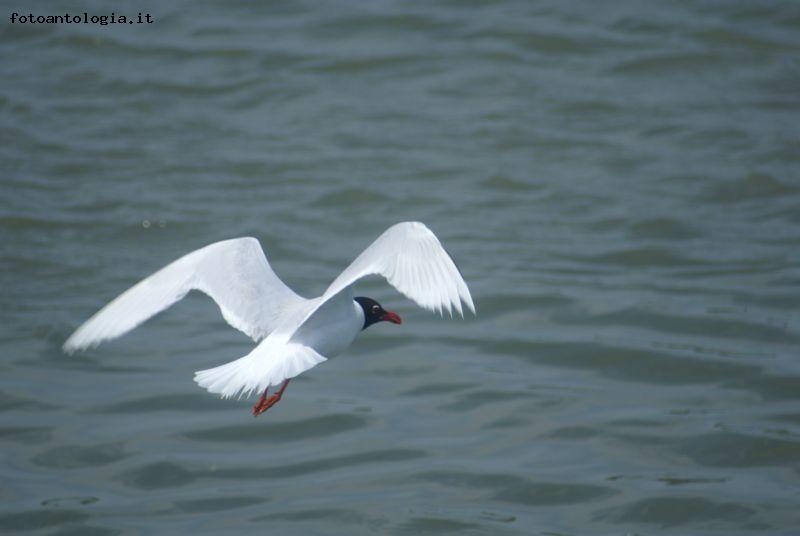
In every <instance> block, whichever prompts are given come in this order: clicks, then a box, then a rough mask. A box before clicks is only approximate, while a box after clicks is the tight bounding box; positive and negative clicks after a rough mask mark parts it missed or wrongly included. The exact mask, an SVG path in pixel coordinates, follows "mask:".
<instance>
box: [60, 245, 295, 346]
mask: <svg viewBox="0 0 800 536" xmlns="http://www.w3.org/2000/svg"><path fill="white" fill-rule="evenodd" d="M190 290H199V291H201V292H203V293H205V294H207V295H208V296H210V297H211V298H212V299H213V300H214V301H215V302H216V303H217V305H218V306H219V309H220V312H221V313H222V316H223V318H224V319H225V320H226V321H227V322H228V323H229V324H230V325H231V326H233V327H234V328H236V329H238V330H240V331H242V332H244V333H246V334H247V335H249V336H250V337H251V338H253V339H255V340H259V339H262V338H264V337H266V336H267V335H268V334H269V333H270V332H271V331H273V330H275V328H276V327H277V326H278V324H279V322H280V319H281V316H282V314H283V311H284V310H286V309H287V308H290V307H292V306H294V305H296V304H298V303H301V302H304V301H305V300H304V299H303V298H301V297H300V296H298V295H297V294H295V293H294V291H292V289H290V288H289V287H287V286H286V285H285V284H284V283H283V282H282V281H281V280H280V279H279V278H278V276H277V275H275V272H273V271H272V268H271V267H270V265H269V262H267V257H266V256H265V255H264V251H263V250H262V249H261V245H260V244H259V243H258V240H256V239H255V238H250V237H246V238H234V239H232V240H224V241H222V242H216V243H214V244H211V245H208V246H206V247H204V248H202V249H198V250H196V251H193V252H191V253H189V254H187V255H185V256H183V257H181V258H180V259H178V260H176V261H174V262H173V263H171V264H169V265H167V266H165V267H164V268H162V269H161V270H159V271H157V272H155V273H154V274H152V275H151V276H149V277H147V278H145V279H143V280H142V281H140V282H139V283H137V284H136V285H134V286H133V287H131V288H130V289H128V290H126V291H125V292H123V293H122V294H121V295H119V296H118V297H117V298H116V299H114V300H113V301H111V302H110V303H109V304H107V305H106V306H105V307H103V308H102V309H101V310H100V311H98V312H97V313H96V314H95V315H94V316H92V317H91V318H90V319H89V320H87V321H86V322H85V323H84V324H83V325H82V326H81V327H79V328H78V329H77V330H76V331H75V333H73V334H72V335H71V336H70V337H69V339H67V341H66V342H65V343H64V350H65V351H67V352H74V351H76V350H82V349H85V348H88V347H90V346H96V345H98V344H100V343H101V342H103V341H105V340H108V339H113V338H116V337H119V336H121V335H124V334H125V333H127V332H128V331H130V330H132V329H133V328H135V327H136V326H138V325H139V324H141V323H142V322H144V321H145V320H147V319H148V318H150V317H152V316H154V315H156V314H158V313H160V312H161V311H163V310H164V309H166V308H167V307H169V306H171V305H172V304H174V303H175V302H177V301H178V300H180V299H182V298H183V297H184V296H186V294H187V293H188V292H189V291H190Z"/></svg>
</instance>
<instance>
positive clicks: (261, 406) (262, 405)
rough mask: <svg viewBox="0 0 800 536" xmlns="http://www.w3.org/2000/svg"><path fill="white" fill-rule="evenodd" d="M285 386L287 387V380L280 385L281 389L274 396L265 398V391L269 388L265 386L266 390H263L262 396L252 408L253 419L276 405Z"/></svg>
mask: <svg viewBox="0 0 800 536" xmlns="http://www.w3.org/2000/svg"><path fill="white" fill-rule="evenodd" d="M287 385H289V380H286V381H284V382H283V385H281V388H280V389H278V391H277V392H276V393H275V394H274V395H270V396H267V391H269V386H267V388H266V389H264V394H263V395H261V398H259V399H258V402H256V405H255V406H253V417H258V416H259V415H261V414H262V413H264V412H265V411H267V410H268V409H269V408H271V407H272V406H274V405H275V404H277V403H278V400H280V399H281V397H282V396H283V392H284V391H285V390H286V386H287Z"/></svg>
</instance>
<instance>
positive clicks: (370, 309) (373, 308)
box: [353, 296, 403, 329]
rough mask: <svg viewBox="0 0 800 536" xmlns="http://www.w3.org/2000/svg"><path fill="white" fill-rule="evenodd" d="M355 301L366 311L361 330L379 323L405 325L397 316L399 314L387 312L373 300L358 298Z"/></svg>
mask: <svg viewBox="0 0 800 536" xmlns="http://www.w3.org/2000/svg"><path fill="white" fill-rule="evenodd" d="M353 299H354V300H356V301H357V302H358V304H359V305H360V306H361V308H362V309H363V310H364V327H363V328H361V329H367V328H368V327H370V326H371V325H372V324H375V323H377V322H391V323H392V324H402V323H403V321H402V320H400V317H399V316H397V313H393V312H391V311H387V310H386V309H384V308H383V307H381V304H380V303H378V302H376V301H375V300H373V299H372V298H365V297H363V296H356V297H355V298H353Z"/></svg>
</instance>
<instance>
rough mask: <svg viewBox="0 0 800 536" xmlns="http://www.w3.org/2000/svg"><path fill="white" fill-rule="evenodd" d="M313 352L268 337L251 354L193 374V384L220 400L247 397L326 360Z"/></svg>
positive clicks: (310, 349) (294, 344) (298, 345)
mask: <svg viewBox="0 0 800 536" xmlns="http://www.w3.org/2000/svg"><path fill="white" fill-rule="evenodd" d="M326 360H327V359H326V358H325V357H324V356H322V355H320V354H318V353H317V352H316V351H315V350H314V349H312V348H309V347H308V346H304V345H302V344H297V343H289V344H281V343H275V342H274V341H273V340H271V339H269V338H267V339H265V340H264V341H263V342H262V343H261V344H259V345H258V346H256V347H255V348H254V349H253V351H252V352H250V353H249V354H247V355H246V356H244V357H240V358H239V359H237V360H235V361H231V362H230V363H225V364H224V365H220V366H219V367H215V368H212V369H207V370H200V371H198V372H195V374H194V381H195V382H197V384H198V385H199V386H200V387H202V388H204V389H206V390H207V391H208V392H210V393H216V394H219V395H221V396H222V397H223V398H231V397H234V396H237V395H239V396H240V397H241V396H245V397H247V396H250V395H251V394H252V393H253V392H260V391H263V390H264V389H266V388H267V387H269V386H272V385H280V384H281V383H283V382H284V380H287V379H290V378H294V377H295V376H297V375H298V374H300V373H301V372H304V371H306V370H308V369H310V368H311V367H313V366H315V365H318V364H320V363H322V362H323V361H326Z"/></svg>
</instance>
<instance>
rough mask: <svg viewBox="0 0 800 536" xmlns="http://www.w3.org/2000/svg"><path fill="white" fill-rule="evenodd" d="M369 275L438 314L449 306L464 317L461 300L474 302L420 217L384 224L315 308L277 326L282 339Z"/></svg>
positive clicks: (448, 258)
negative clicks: (297, 319)
mask: <svg viewBox="0 0 800 536" xmlns="http://www.w3.org/2000/svg"><path fill="white" fill-rule="evenodd" d="M369 275H381V276H383V277H384V278H386V280H387V281H388V282H389V283H390V284H391V285H392V286H393V287H394V288H396V289H397V290H398V291H399V292H400V293H401V294H403V295H404V296H406V297H407V298H409V299H410V300H412V301H413V302H415V303H416V304H417V305H419V306H420V307H422V308H423V309H427V310H429V311H432V312H438V313H439V314H443V312H444V311H443V309H446V310H447V311H448V312H449V313H450V314H451V315H452V309H453V308H454V307H455V309H456V311H458V312H459V314H461V316H462V317H463V316H464V310H463V308H462V307H461V302H462V301H463V302H464V303H465V304H466V306H467V307H468V308H469V310H470V311H472V313H473V314H474V313H475V304H474V303H473V301H472V296H471V295H470V293H469V288H468V287H467V284H466V283H465V282H464V279H463V278H462V277H461V273H460V272H459V271H458V268H457V267H456V265H455V263H454V262H453V260H452V259H451V258H450V256H449V255H448V254H447V252H446V251H445V250H444V248H443V247H442V245H441V243H440V242H439V239H438V238H436V235H434V234H433V232H432V231H431V230H430V229H428V228H427V227H426V226H425V225H424V224H422V223H420V222H403V223H398V224H396V225H393V226H391V227H389V229H387V230H386V231H385V232H384V233H383V234H382V235H381V236H379V237H378V238H377V239H376V240H375V241H374V242H373V243H372V244H371V245H370V246H369V247H367V249H365V250H364V251H363V252H361V254H360V255H359V256H358V257H356V259H355V260H354V261H353V262H352V263H351V264H350V266H348V267H347V268H345V270H344V271H343V272H342V273H341V274H339V277H337V278H336V279H335V280H334V281H333V283H331V285H330V286H329V287H328V288H327V289H326V290H325V293H324V294H323V295H322V296H321V297H320V299H319V301H318V303H317V304H316V305H315V307H313V308H311V309H310V310H309V311H308V312H306V313H304V314H303V315H302V316H301V317H300V318H299V320H300V321H299V322H292V323H291V325H288V323H287V324H285V325H284V326H283V327H282V328H280V329H279V330H278V331H279V332H280V331H282V330H285V332H282V335H284V337H285V338H286V339H287V340H288V339H289V338H291V336H292V334H293V333H294V332H295V331H296V330H297V329H299V327H300V326H302V325H303V324H304V323H305V322H306V321H307V320H308V319H309V318H310V317H311V316H312V315H313V314H314V313H315V312H316V311H317V310H318V309H319V308H320V306H322V305H323V304H324V303H326V302H327V301H328V300H330V299H331V298H333V297H334V296H336V295H337V294H339V293H340V292H342V291H343V290H345V289H347V288H348V287H350V286H351V285H353V284H354V283H355V282H357V281H358V280H360V279H362V278H364V277H367V276H369Z"/></svg>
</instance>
